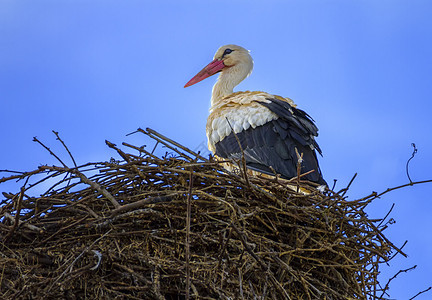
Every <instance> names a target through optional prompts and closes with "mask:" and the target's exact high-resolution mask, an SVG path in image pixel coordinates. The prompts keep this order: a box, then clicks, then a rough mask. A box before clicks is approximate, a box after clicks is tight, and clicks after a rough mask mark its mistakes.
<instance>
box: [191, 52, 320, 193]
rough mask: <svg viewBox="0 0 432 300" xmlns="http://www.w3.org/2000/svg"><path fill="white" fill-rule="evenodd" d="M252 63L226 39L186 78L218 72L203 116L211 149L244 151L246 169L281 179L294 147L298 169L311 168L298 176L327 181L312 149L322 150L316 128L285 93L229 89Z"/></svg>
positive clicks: (290, 172)
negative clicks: (205, 114)
mask: <svg viewBox="0 0 432 300" xmlns="http://www.w3.org/2000/svg"><path fill="white" fill-rule="evenodd" d="M252 68H253V60H252V57H251V56H250V54H249V51H248V50H246V49H244V48H243V47H240V46H236V45H226V46H222V47H220V48H219V49H218V50H217V51H216V54H215V56H214V60H213V61H212V62H211V63H209V64H208V65H207V66H206V67H204V69H202V70H201V71H200V72H199V73H198V74H197V75H195V76H194V77H193V78H192V79H191V80H190V81H189V82H188V83H186V85H185V87H188V86H191V85H193V84H195V83H197V82H200V81H201V80H203V79H205V78H207V77H210V76H212V75H214V74H216V73H218V72H220V75H219V78H218V80H217V82H216V84H215V85H214V86H213V92H212V97H211V107H210V115H209V117H208V119H207V138H208V146H209V149H210V151H212V152H213V154H214V155H215V156H216V157H220V158H224V159H241V158H242V156H243V155H244V158H245V161H246V166H247V167H248V168H249V169H251V170H253V171H257V172H259V173H263V174H267V175H275V172H276V173H277V174H279V175H280V176H281V177H282V178H285V179H290V178H293V177H296V176H297V162H298V156H297V154H296V152H297V153H299V154H303V159H302V161H301V173H302V174H303V173H308V172H309V171H312V172H309V173H308V174H306V175H305V176H304V177H302V178H303V179H306V180H309V181H312V182H316V183H318V184H320V185H327V184H326V182H325V180H324V179H323V177H322V174H321V170H320V168H319V165H318V160H317V155H316V152H315V150H316V151H318V153H320V154H321V149H320V148H319V146H318V144H317V143H316V141H315V138H314V137H316V136H317V135H318V134H317V132H318V129H317V127H316V126H315V124H314V121H313V120H312V118H311V117H310V116H309V115H308V114H307V113H305V112H304V111H302V110H300V109H298V108H296V105H295V104H294V102H293V101H292V100H291V99H289V98H283V97H281V96H277V95H272V94H268V93H265V92H250V91H246V92H235V93H234V92H233V89H234V87H235V86H236V85H238V84H239V83H240V82H241V81H242V80H243V79H245V78H246V77H247V76H249V74H250V73H251V72H252ZM233 131H234V133H233ZM239 142H240V143H239ZM239 144H240V145H241V147H240V145H239Z"/></svg>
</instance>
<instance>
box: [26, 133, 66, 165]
mask: <svg viewBox="0 0 432 300" xmlns="http://www.w3.org/2000/svg"><path fill="white" fill-rule="evenodd" d="M33 142H36V143H38V144H39V145H41V146H42V147H44V148H45V149H46V150H47V151H48V152H49V153H50V154H51V155H52V156H54V157H55V158H56V159H57V160H58V161H59V162H60V163H61V164H62V165H63V167H65V168H67V165H66V164H65V163H64V162H63V161H62V160H61V159H60V157H58V156H57V155H56V154H55V153H54V152H52V151H51V149H50V148H48V147H47V146H45V145H44V144H43V143H42V142H41V141H39V140H38V138H37V137H33Z"/></svg>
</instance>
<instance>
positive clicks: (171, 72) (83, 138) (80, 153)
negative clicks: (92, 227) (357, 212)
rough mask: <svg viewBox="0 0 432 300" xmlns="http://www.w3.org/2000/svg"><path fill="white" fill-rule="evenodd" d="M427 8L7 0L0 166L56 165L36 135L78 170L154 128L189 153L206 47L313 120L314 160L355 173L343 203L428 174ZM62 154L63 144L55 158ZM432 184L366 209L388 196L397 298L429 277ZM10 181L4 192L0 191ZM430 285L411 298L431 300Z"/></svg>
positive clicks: (430, 31)
mask: <svg viewBox="0 0 432 300" xmlns="http://www.w3.org/2000/svg"><path fill="white" fill-rule="evenodd" d="M431 11H432V2H430V1H427V0H423V1H421V0H409V1H408V0H407V1H397V0H394V1H390V0H381V1H376V0H370V1H346V0H339V1H326V0H316V1H305V0H298V1H282V0H281V1H271V0H270V1H265V2H264V1H240V0H237V1H236V0H232V1H224V0H218V1H197V0H196V1H182V2H181V1H145V0H142V1H138V0H137V1H129V0H123V1H108V0H105V1H80V0H74V1H66V0H64V1H58V0H56V1H54V0H53V1H45V0H40V1H19V0H1V2H0V97H1V99H0V109H1V112H2V113H1V116H2V117H1V118H0V126H1V128H2V130H1V131H0V141H1V147H0V169H12V170H22V171H23V170H32V169H34V168H36V167H37V166H38V165H40V164H54V163H56V162H55V161H54V159H53V158H52V157H50V155H49V154H48V153H47V152H46V151H44V150H43V149H42V148H41V147H40V146H38V145H37V144H36V143H34V142H32V138H33V136H37V137H38V138H39V139H40V140H42V141H44V142H45V143H46V144H47V145H49V146H50V147H51V148H52V149H53V150H54V151H57V153H58V154H60V155H63V157H66V154H65V153H64V151H63V150H62V149H61V147H60V146H59V145H58V143H57V142H56V141H55V137H54V136H53V134H52V133H51V130H56V131H59V132H60V134H61V136H62V137H63V139H64V140H65V142H66V143H67V144H68V146H69V148H70V150H71V151H72V152H73V154H74V157H75V159H76V160H77V161H78V163H85V162H88V161H101V160H107V159H109V158H110V157H111V156H115V153H113V151H112V150H110V149H108V148H107V147H106V146H105V144H104V140H105V139H108V140H110V141H112V142H114V143H117V144H120V143H121V142H123V141H126V142H129V143H134V144H137V145H141V144H144V143H146V140H145V139H144V138H143V137H142V136H141V135H132V136H126V134H127V133H129V132H132V131H134V130H135V129H136V128H138V127H143V128H145V127H151V128H153V129H155V130H157V131H159V132H161V133H163V134H165V135H167V136H169V137H171V138H172V139H174V140H177V141H179V142H181V143H182V144H184V145H186V146H188V147H190V148H192V149H193V148H196V147H197V146H199V145H200V144H201V143H202V142H205V140H206V138H205V122H206V118H207V114H208V108H209V100H210V93H211V87H212V85H213V83H214V80H215V78H210V79H207V80H205V81H203V82H201V83H199V84H197V85H195V86H192V87H189V88H187V89H184V88H183V86H184V84H185V83H186V82H187V81H188V80H189V79H190V78H191V77H192V76H193V75H195V74H196V73H197V72H198V71H199V70H200V69H201V68H202V67H203V66H205V65H206V64H207V63H208V62H210V61H211V59H212V57H213V54H214V52H215V51H216V49H217V48H218V47H219V46H221V45H224V44H230V43H234V44H238V45H241V46H243V47H245V48H247V49H250V50H251V54H252V56H253V58H254V61H255V68H254V72H253V74H252V75H251V77H249V78H248V79H246V80H245V81H244V82H243V83H241V84H240V85H239V86H238V90H263V91H266V92H269V93H274V94H278V95H282V96H287V97H290V98H292V99H293V100H294V101H295V102H296V103H297V104H298V106H299V107H300V108H302V109H304V110H305V111H307V112H308V113H309V114H310V115H311V116H312V117H313V118H314V119H315V121H316V123H317V124H318V127H319V129H320V136H319V138H318V142H319V144H320V146H321V148H322V150H323V153H324V157H323V158H321V160H320V161H321V168H322V170H323V173H324V176H325V178H326V180H327V181H328V182H329V183H332V181H333V179H335V178H336V179H338V182H337V188H336V189H340V188H342V187H344V186H345V185H346V184H347V183H348V182H349V180H350V179H351V177H352V176H353V174H354V173H356V172H357V173H358V177H357V179H356V180H355V181H354V183H353V186H352V188H351V190H350V192H349V197H350V199H353V200H354V199H356V198H359V197H363V196H366V195H367V194H369V193H370V192H372V191H383V190H385V189H386V188H388V187H393V186H397V185H400V184H404V183H407V182H408V179H407V177H406V174H405V163H406V161H407V159H408V158H409V157H410V155H411V152H412V148H411V143H412V142H414V143H416V145H417V148H418V149H419V152H418V154H417V156H416V157H415V159H414V160H413V161H412V162H411V165H410V174H411V178H412V179H413V180H414V181H417V180H426V179H432V175H431V173H430V168H431V166H432V156H431V153H432V142H431V139H430V129H431V127H432V126H431V125H432V121H431V117H430V111H431V95H432V18H431ZM62 151H63V152H62ZM431 187H432V184H424V185H419V186H414V187H409V188H406V189H402V190H398V191H395V192H393V193H390V194H387V195H386V196H384V197H383V198H382V199H379V200H377V201H376V202H375V203H374V204H372V205H371V206H370V207H369V208H368V213H369V215H370V216H371V217H374V218H378V217H382V216H384V215H385V214H386V212H387V210H388V209H389V208H390V207H391V205H392V204H393V203H395V208H394V210H393V213H392V217H393V218H394V219H396V224H394V225H392V226H391V227H390V228H389V229H388V230H387V231H386V232H387V235H388V237H389V238H390V240H392V241H393V242H394V243H395V244H396V245H402V244H403V242H404V241H405V240H408V245H407V246H406V247H405V248H404V250H405V252H407V253H408V255H409V258H408V259H405V258H402V257H397V258H396V259H395V260H394V261H393V262H392V263H391V264H390V267H389V268H388V269H387V268H385V269H383V279H382V281H383V284H385V282H386V280H385V278H388V277H391V276H392V275H393V274H394V273H395V272H397V271H398V270H399V269H405V268H408V267H411V266H413V265H418V267H417V269H416V270H414V271H411V272H409V273H407V274H401V275H399V276H398V278H397V279H396V280H394V281H393V285H392V286H391V296H392V297H393V298H395V299H408V298H410V297H412V296H414V295H415V294H416V293H417V292H419V291H420V290H423V289H424V288H427V287H428V286H430V285H432V279H431V278H432V263H431V261H430V260H429V256H430V252H431V250H430V249H431V248H432V235H431V233H430V232H431V230H430V228H431V221H430V215H431V212H432V203H431V201H430V200H431V199H430V189H431ZM5 189H6V190H9V189H12V187H11V186H10V185H3V187H1V186H0V190H1V191H4V190H5ZM430 297H431V294H430V293H429V294H426V295H423V296H420V297H418V298H417V299H428V298H430Z"/></svg>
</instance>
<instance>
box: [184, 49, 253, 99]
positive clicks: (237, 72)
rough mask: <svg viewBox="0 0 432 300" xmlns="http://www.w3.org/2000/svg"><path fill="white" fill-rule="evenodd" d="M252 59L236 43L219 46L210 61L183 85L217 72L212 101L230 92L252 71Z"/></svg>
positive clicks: (196, 81) (189, 84)
mask: <svg viewBox="0 0 432 300" xmlns="http://www.w3.org/2000/svg"><path fill="white" fill-rule="evenodd" d="M252 69H253V60H252V57H251V56H250V54H249V51H248V50H246V49H245V48H243V47H240V46H237V45H225V46H222V47H220V48H219V49H218V50H217V51H216V54H215V56H214V59H213V61H212V62H211V63H209V64H208V65H207V66H205V67H204V68H203V69H202V70H201V71H200V72H198V74H197V75H195V76H194V77H193V78H192V79H191V80H189V82H188V83H186V85H185V87H188V86H191V85H193V84H195V83H198V82H200V81H201V80H204V79H206V78H207V77H210V76H212V75H214V74H216V73H218V72H221V74H220V76H219V79H218V81H217V82H216V84H215V85H214V87H213V96H212V102H213V101H216V100H217V99H219V98H221V97H223V96H226V95H228V94H231V93H232V92H233V89H234V87H235V86H236V85H238V84H239V83H240V82H241V81H243V79H245V78H246V77H247V76H249V74H250V73H251V72H252Z"/></svg>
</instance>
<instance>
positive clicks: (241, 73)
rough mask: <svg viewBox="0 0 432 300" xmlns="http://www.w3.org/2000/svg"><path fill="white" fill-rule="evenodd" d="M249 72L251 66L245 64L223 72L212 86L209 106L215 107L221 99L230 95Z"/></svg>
mask: <svg viewBox="0 0 432 300" xmlns="http://www.w3.org/2000/svg"><path fill="white" fill-rule="evenodd" d="M251 71H252V68H251V66H248V65H245V64H238V65H235V66H232V67H229V68H227V69H225V70H223V71H222V72H221V74H220V75H219V78H218V80H217V82H216V83H215V85H214V86H213V91H212V98H211V106H213V105H216V104H217V103H218V102H219V101H220V100H221V99H222V98H223V97H225V96H228V95H229V94H232V93H233V90H234V87H236V86H237V85H238V84H239V83H240V82H242V81H243V80H244V79H245V78H246V77H247V76H248V75H249V74H250V72H251Z"/></svg>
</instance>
